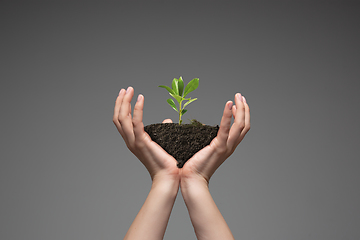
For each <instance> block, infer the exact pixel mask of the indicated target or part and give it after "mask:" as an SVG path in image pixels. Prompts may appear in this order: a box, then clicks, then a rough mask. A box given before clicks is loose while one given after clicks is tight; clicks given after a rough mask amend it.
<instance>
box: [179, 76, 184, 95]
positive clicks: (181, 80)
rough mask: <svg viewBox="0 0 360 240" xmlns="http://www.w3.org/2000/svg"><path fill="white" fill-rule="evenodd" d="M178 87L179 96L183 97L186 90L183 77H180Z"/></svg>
mask: <svg viewBox="0 0 360 240" xmlns="http://www.w3.org/2000/svg"><path fill="white" fill-rule="evenodd" d="M178 87H179V95H180V96H182V94H183V90H184V81H183V79H182V77H179V82H178Z"/></svg>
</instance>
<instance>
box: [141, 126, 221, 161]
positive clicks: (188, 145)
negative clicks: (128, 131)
mask: <svg viewBox="0 0 360 240" xmlns="http://www.w3.org/2000/svg"><path fill="white" fill-rule="evenodd" d="M144 130H145V132H147V133H148V134H149V135H150V137H151V139H152V140H153V141H154V142H156V143H157V144H159V145H160V146H161V147H162V148H163V149H164V150H165V151H166V152H167V153H169V154H170V155H171V156H173V157H174V158H175V159H176V161H177V162H178V164H177V166H178V168H182V167H183V166H184V164H185V162H186V161H187V160H189V159H190V158H191V157H192V156H193V155H194V154H195V153H197V152H198V151H199V150H201V149H203V148H204V147H205V146H207V145H209V144H210V142H211V141H212V140H213V139H214V138H215V137H216V135H217V132H218V130H219V126H216V127H212V126H208V125H201V126H199V125H193V124H181V125H179V124H178V123H156V124H151V125H147V126H145V127H144Z"/></svg>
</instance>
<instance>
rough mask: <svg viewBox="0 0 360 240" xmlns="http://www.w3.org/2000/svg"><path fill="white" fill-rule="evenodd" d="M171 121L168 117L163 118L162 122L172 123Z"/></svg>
mask: <svg viewBox="0 0 360 240" xmlns="http://www.w3.org/2000/svg"><path fill="white" fill-rule="evenodd" d="M172 122H173V121H172V120H171V119H169V118H167V119H165V120H164V121H163V122H162V123H172Z"/></svg>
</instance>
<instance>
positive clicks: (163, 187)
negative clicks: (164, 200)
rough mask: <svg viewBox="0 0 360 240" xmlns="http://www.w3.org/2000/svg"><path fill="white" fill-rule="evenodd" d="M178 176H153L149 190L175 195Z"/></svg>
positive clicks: (177, 189) (177, 186)
mask: <svg viewBox="0 0 360 240" xmlns="http://www.w3.org/2000/svg"><path fill="white" fill-rule="evenodd" d="M179 185H180V182H179V178H178V177H159V176H155V177H154V178H153V182H152V185H151V191H156V192H158V193H159V194H163V195H167V196H169V197H176V195H177V193H178V191H179Z"/></svg>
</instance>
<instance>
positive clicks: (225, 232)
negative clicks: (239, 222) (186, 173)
mask: <svg viewBox="0 0 360 240" xmlns="http://www.w3.org/2000/svg"><path fill="white" fill-rule="evenodd" d="M181 193H182V196H183V198H184V201H185V204H186V207H187V209H188V211H189V215H190V219H191V222H192V224H193V227H194V230H195V234H196V236H197V238H198V239H199V240H204V239H206V240H208V239H216V240H218V239H224V240H226V239H234V237H233V235H232V233H231V231H230V229H229V227H228V225H227V223H226V222H225V219H224V218H223V216H222V215H221V213H220V211H219V209H218V208H217V206H216V204H215V202H214V200H213V198H212V197H211V194H210V191H209V188H208V184H207V182H206V181H205V180H204V181H189V182H186V181H181Z"/></svg>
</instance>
